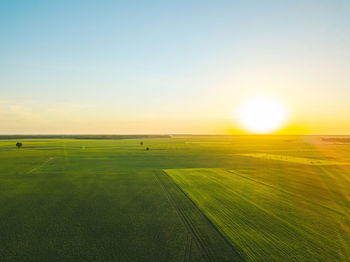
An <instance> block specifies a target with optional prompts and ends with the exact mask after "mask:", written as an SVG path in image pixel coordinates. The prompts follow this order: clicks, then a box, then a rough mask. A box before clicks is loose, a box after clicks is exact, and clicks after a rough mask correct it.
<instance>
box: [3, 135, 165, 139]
mask: <svg viewBox="0 0 350 262" xmlns="http://www.w3.org/2000/svg"><path fill="white" fill-rule="evenodd" d="M146 138H171V136H170V135H0V139H146Z"/></svg>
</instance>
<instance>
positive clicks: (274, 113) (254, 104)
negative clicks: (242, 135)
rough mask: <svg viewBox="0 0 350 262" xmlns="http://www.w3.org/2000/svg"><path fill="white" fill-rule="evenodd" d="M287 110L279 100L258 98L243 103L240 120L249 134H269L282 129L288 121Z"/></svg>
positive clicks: (239, 113) (239, 111) (239, 115)
mask: <svg viewBox="0 0 350 262" xmlns="http://www.w3.org/2000/svg"><path fill="white" fill-rule="evenodd" d="M286 117H287V113H286V108H285V107H284V106H283V104H282V103H280V102H279V101H278V100H277V99H274V98H271V97H256V98H253V99H251V100H248V101H247V102H245V103H243V104H242V105H241V106H240V108H239V110H238V118H239V120H240V122H241V124H242V126H243V128H244V129H246V130H247V131H249V132H252V133H256V134H268V133H272V132H275V131H277V130H278V129H280V128H281V127H282V126H283V124H284V123H285V121H286Z"/></svg>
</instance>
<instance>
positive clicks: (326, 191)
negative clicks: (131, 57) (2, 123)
mask: <svg viewBox="0 0 350 262" xmlns="http://www.w3.org/2000/svg"><path fill="white" fill-rule="evenodd" d="M5 138H6V137H2V140H0V207H1V208H0V261H350V259H349V258H350V165H349V163H350V144H347V143H337V142H336V141H335V142H332V141H330V142H329V141H324V140H322V138H321V137H317V136H305V137H301V136H173V137H171V138H170V137H166V136H165V137H151V136H150V137H142V136H139V137H137V138H136V137H130V136H127V137H120V138H117V137H108V138H109V139H103V137H101V136H99V137H97V138H94V137H88V138H86V139H85V138H84V137H78V138H75V137H61V138H55V137H45V138H41V139H38V138H35V137H27V138H25V139H20V138H19V137H16V139H14V137H12V139H5ZM141 140H142V141H143V142H144V144H143V145H140V141H141ZM16 142H22V143H23V147H22V148H21V149H17V148H16V147H15V144H16ZM146 147H149V148H150V150H149V151H146V150H145V148H146Z"/></svg>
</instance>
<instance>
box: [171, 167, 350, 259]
mask: <svg viewBox="0 0 350 262" xmlns="http://www.w3.org/2000/svg"><path fill="white" fill-rule="evenodd" d="M332 171H335V169H333V170H332ZM166 172H167V173H168V174H169V175H170V176H171V177H172V178H173V179H174V180H175V181H176V183H178V184H179V185H180V186H181V187H182V188H183V190H184V191H185V192H186V193H187V194H188V195H189V196H190V197H191V199H193V201H194V202H195V203H196V204H197V205H198V206H199V208H200V209H201V210H203V212H204V214H205V215H206V216H208V217H209V218H210V219H211V220H212V221H213V222H214V224H215V225H216V226H217V227H218V228H219V229H220V230H221V231H222V232H223V233H224V235H225V236H226V237H227V238H228V239H229V240H230V241H231V243H232V244H233V245H237V246H239V247H240V249H237V250H240V251H241V255H242V256H243V257H244V258H245V259H246V260H249V261H262V260H264V261H276V260H277V261H342V260H343V261H345V260H347V259H348V258H349V243H350V242H349V241H350V236H349V231H348V229H349V225H350V218H349V211H350V205H349V201H348V199H347V197H348V194H349V188H347V187H344V185H343V186H339V185H338V182H339V181H336V180H334V179H335V178H334V177H333V176H336V173H335V172H334V173H332V175H330V174H329V173H328V172H327V171H325V170H322V169H312V168H310V169H309V170H306V171H305V170H303V168H302V167H301V168H300V170H299V172H300V173H302V174H303V175H299V176H298V175H297V176H293V174H295V172H296V170H295V168H294V169H286V170H285V169H279V168H277V167H276V168H275V169H274V170H255V171H254V170H249V171H248V170H236V169H216V168H204V169H202V168H195V169H170V170H166ZM255 172H259V175H258V176H256V175H255ZM278 172H279V173H278ZM338 172H339V171H338ZM303 176H310V177H308V178H306V179H303ZM320 177H322V178H320ZM327 179H328V180H329V181H327ZM320 180H321V181H320ZM310 181H314V183H313V184H309V182H310ZM296 185H297V186H296ZM319 196H321V197H322V199H318V197H319Z"/></svg>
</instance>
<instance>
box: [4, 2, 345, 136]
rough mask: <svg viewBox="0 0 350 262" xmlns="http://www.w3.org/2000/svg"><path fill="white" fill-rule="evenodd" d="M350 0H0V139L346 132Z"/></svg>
mask: <svg viewBox="0 0 350 262" xmlns="http://www.w3.org/2000/svg"><path fill="white" fill-rule="evenodd" d="M349 14H350V1H348V0H343V1H342V0H329V1H323V0H309V1H298V0H291V1H288V0H286V1H278V0H276V1H238V0H237V1H232V0H231V1H220V0H218V1H205V0H201V1H191V0H187V1H182V0H179V1H156V0H148V1H107V0H99V1H97V0H96V1H90V0H76V1H67V0H59V1H58V0H57V1H35V0H22V1H20V0H0V133H1V134H97V133H98V134H145V133H147V134H164V133H167V134H189V133H191V134H245V133H248V131H247V130H244V129H242V127H241V125H240V124H239V122H238V118H237V116H236V112H237V111H238V110H239V107H240V105H242V104H244V103H245V101H249V100H250V99H253V98H254V97H258V96H269V97H273V98H274V99H276V100H278V101H279V102H280V103H281V104H283V105H284V106H285V108H286V109H287V110H288V119H287V121H286V123H285V125H284V126H283V127H281V129H280V130H278V133H280V134H350V121H349V115H350V103H349V100H350V73H349V72H350V48H349V47H350V16H349Z"/></svg>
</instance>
